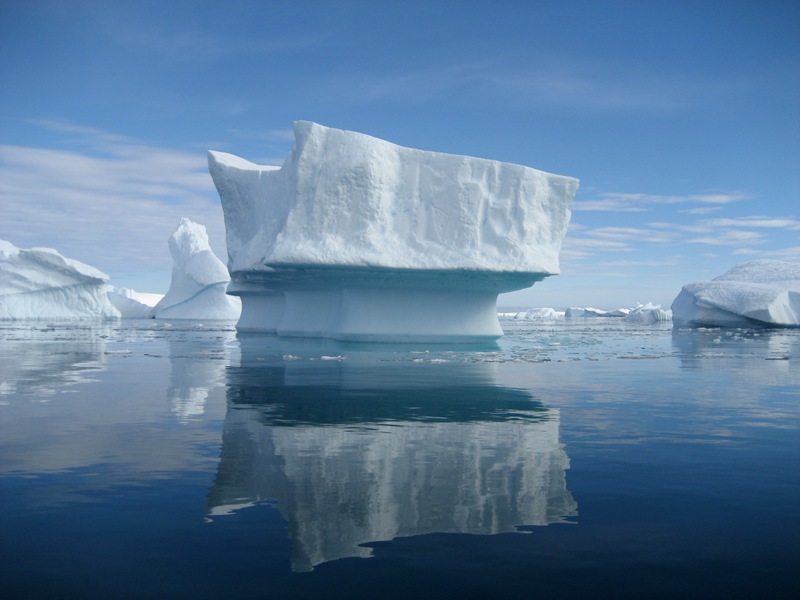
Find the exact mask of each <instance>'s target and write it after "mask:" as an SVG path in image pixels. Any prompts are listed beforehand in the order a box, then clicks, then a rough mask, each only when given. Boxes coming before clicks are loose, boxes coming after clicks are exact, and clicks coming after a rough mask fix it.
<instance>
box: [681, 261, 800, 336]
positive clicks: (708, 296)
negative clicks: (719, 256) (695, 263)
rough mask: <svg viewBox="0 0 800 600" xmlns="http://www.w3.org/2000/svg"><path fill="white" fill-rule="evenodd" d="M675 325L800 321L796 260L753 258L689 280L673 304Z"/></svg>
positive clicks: (799, 276) (799, 279)
mask: <svg viewBox="0 0 800 600" xmlns="http://www.w3.org/2000/svg"><path fill="white" fill-rule="evenodd" d="M672 313H673V320H674V322H675V324H676V325H677V326H679V327H742V326H752V325H779V326H794V327H796V326H799V325H800V264H798V263H790V262H783V261H778V260H756V261H752V262H748V263H743V264H740V265H737V266H735V267H734V268H732V269H731V270H730V271H728V272H727V273H724V274H723V275H720V276H719V277H717V278H715V279H712V280H711V281H701V282H694V283H689V284H687V285H684V286H683V289H682V290H681V292H680V293H679V294H678V296H677V297H676V298H675V300H674V301H673V303H672Z"/></svg>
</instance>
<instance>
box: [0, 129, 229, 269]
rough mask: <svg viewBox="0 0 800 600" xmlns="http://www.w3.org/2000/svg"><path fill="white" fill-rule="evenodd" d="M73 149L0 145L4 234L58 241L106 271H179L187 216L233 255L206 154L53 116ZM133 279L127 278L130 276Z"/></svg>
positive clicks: (16, 239)
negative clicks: (177, 254)
mask: <svg viewBox="0 0 800 600" xmlns="http://www.w3.org/2000/svg"><path fill="white" fill-rule="evenodd" d="M44 124H45V125H47V126H48V127H49V128H51V129H53V130H59V131H60V132H62V133H65V134H68V135H70V136H74V137H75V139H74V140H72V143H71V144H70V145H71V146H73V149H72V150H57V149H49V148H32V147H22V146H10V145H4V146H0V198H2V202H0V238H3V239H7V240H9V241H11V242H12V243H14V244H15V245H17V246H20V247H31V246H49V247H53V248H56V249H57V250H59V251H60V252H62V253H63V254H65V255H66V256H70V257H72V258H76V259H78V260H81V261H83V262H86V263H88V264H91V265H93V266H96V267H98V268H100V269H102V270H106V271H139V270H141V271H167V272H168V271H169V270H170V269H171V258H170V255H169V250H168V247H167V241H166V240H167V238H168V236H169V234H170V233H171V232H172V231H173V230H174V229H175V227H176V226H177V224H178V221H179V220H180V217H182V216H186V217H189V218H191V219H192V220H195V221H197V222H199V223H202V224H203V225H205V226H206V227H207V228H208V231H209V237H210V239H211V241H212V246H213V247H214V250H215V251H216V252H217V253H218V254H220V256H221V258H223V260H224V259H225V254H224V225H223V219H222V209H221V207H220V205H219V199H218V197H217V195H216V192H215V190H214V187H213V183H212V181H211V178H210V176H209V175H208V170H207V164H206V155H205V153H204V152H197V153H193V152H186V151H182V150H174V149H168V148H162V147H158V146H155V145H148V144H143V143H141V142H138V141H136V140H131V139H128V138H124V137H122V136H116V135H113V134H110V133H107V132H103V131H99V130H96V129H92V128H85V127H81V126H76V125H70V124H64V123H53V122H48V123H44ZM122 283H123V284H124V282H122Z"/></svg>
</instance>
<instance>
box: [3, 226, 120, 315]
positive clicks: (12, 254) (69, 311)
mask: <svg viewBox="0 0 800 600" xmlns="http://www.w3.org/2000/svg"><path fill="white" fill-rule="evenodd" d="M107 282H108V276H107V275H106V274H105V273H103V272H101V271H99V270H97V269H95V268H94V267H90V266H89V265H86V264H84V263H82V262H79V261H77V260H74V259H71V258H66V257H64V256H62V255H61V254H59V253H58V252H57V251H56V250H53V249H52V248H30V249H27V250H26V249H22V248H17V247H16V246H14V244H12V243H11V242H7V241H5V240H0V319H118V318H119V316H120V313H119V311H118V310H117V309H116V308H114V306H113V305H112V304H111V302H109V300H108V296H106V291H105V285H106V283H107Z"/></svg>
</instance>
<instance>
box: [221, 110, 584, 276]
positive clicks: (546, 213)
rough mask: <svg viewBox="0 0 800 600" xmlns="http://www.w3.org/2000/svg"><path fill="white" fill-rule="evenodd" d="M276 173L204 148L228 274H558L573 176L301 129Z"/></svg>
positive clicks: (303, 123) (301, 123) (296, 128)
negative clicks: (350, 270) (334, 268)
mask: <svg viewBox="0 0 800 600" xmlns="http://www.w3.org/2000/svg"><path fill="white" fill-rule="evenodd" d="M294 132H295V138H296V142H295V146H294V148H293V149H292V151H291V152H290V153H289V156H288V157H287V158H286V161H285V162H284V164H283V166H282V167H281V168H280V169H275V168H273V167H262V166H258V165H255V164H252V163H249V162H247V161H245V160H243V159H241V158H238V157H236V156H232V155H230V154H225V153H222V152H209V169H210V171H211V176H212V177H213V179H214V183H215V184H216V186H217V189H218V191H219V193H220V197H221V198H222V205H223V209H224V211H225V225H226V228H227V236H228V266H229V268H230V270H231V272H232V273H233V272H236V271H244V270H248V269H257V268H261V267H262V265H265V264H275V263H277V264H313V265H320V264H325V265H346V266H354V265H359V266H373V267H388V268H403V269H474V270H487V271H523V272H536V273H547V274H554V273H558V268H559V267H558V254H559V251H560V248H561V240H562V238H563V237H564V234H565V233H566V230H567V225H568V223H569V218H570V212H569V210H568V206H569V204H570V202H571V201H572V198H573V196H574V195H575V192H576V191H577V188H578V181H577V180H576V179H573V178H571V177H563V176H560V175H552V174H550V173H545V172H543V171H538V170H536V169H532V168H529V167H523V166H520V165H515V164H508V163H501V162H497V161H493V160H485V159H480V158H472V157H469V156H456V155H451V154H442V153H439V152H427V151H423V150H415V149H412V148H404V147H402V146H397V145H395V144H392V143H389V142H385V141H383V140H379V139H376V138H373V137H370V136H367V135H363V134H360V133H355V132H351V131H342V130H340V129H329V128H327V127H323V126H321V125H317V124H316V123H309V122H306V121H299V122H296V123H295V125H294Z"/></svg>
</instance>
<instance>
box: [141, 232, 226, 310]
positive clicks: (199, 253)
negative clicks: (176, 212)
mask: <svg viewBox="0 0 800 600" xmlns="http://www.w3.org/2000/svg"><path fill="white" fill-rule="evenodd" d="M169 251H170V253H171V254H172V261H173V266H172V282H171V283H170V286H169V291H168V292H167V293H166V295H165V296H164V297H163V298H162V299H161V301H160V302H159V303H158V304H156V306H155V308H154V309H153V314H154V316H155V318H156V319H199V320H208V319H231V320H235V319H238V318H239V315H240V314H241V302H240V300H239V299H238V298H233V297H231V296H228V295H227V294H226V293H225V290H226V289H227V287H228V282H229V281H230V275H228V271H227V269H226V268H225V265H224V264H223V263H222V261H221V260H219V258H217V257H216V255H215V254H214V252H213V251H212V250H211V247H210V246H209V244H208V234H207V233H206V228H205V227H203V226H202V225H199V224H197V223H194V222H192V221H190V220H189V219H187V218H185V217H184V218H182V219H181V222H180V224H179V225H178V228H177V229H176V230H175V232H174V233H173V234H172V235H171V236H170V238H169Z"/></svg>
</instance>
